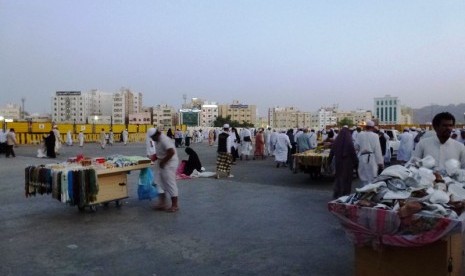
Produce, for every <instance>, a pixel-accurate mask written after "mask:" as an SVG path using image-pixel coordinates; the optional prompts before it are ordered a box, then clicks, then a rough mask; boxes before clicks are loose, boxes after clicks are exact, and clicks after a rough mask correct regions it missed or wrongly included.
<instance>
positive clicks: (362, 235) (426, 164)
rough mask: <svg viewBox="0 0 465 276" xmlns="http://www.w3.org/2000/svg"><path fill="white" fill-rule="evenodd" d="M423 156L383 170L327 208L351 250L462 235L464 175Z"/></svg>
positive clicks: (451, 165) (454, 165) (450, 164)
mask: <svg viewBox="0 0 465 276" xmlns="http://www.w3.org/2000/svg"><path fill="white" fill-rule="evenodd" d="M431 158H432V157H431V156H427V157H426V158H424V159H421V160H413V161H412V162H409V163H408V164H406V166H400V165H394V166H390V167H388V168H386V169H385V170H384V171H383V172H382V173H381V174H380V175H379V176H378V177H377V178H376V179H375V180H373V181H372V183H370V184H368V185H366V186H364V187H362V188H358V189H356V191H357V192H356V193H354V194H351V195H348V196H343V197H340V198H338V199H337V200H334V201H332V202H329V203H328V208H329V210H330V211H331V212H332V213H333V214H334V215H336V217H338V218H339V219H340V220H341V224H342V225H343V226H344V229H345V231H346V233H347V234H348V236H349V237H350V239H351V240H352V241H353V242H354V243H355V244H356V245H376V244H387V245H394V246H406V247H410V246H420V245H425V244H429V243H432V242H434V241H437V240H439V239H441V238H443V237H445V236H446V235H450V234H452V233H457V232H458V233H461V232H463V231H464V229H463V228H464V227H465V225H464V223H463V222H464V221H465V212H463V211H464V209H465V188H464V187H465V177H464V176H465V170H461V169H459V166H460V164H458V163H457V162H453V161H448V162H447V164H448V165H447V166H446V167H447V171H441V172H438V171H433V170H432V168H433V166H434V164H435V162H434V159H433V160H431Z"/></svg>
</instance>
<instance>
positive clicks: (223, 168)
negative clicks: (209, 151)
mask: <svg viewBox="0 0 465 276" xmlns="http://www.w3.org/2000/svg"><path fill="white" fill-rule="evenodd" d="M231 139H232V137H231V138H230V135H229V124H224V125H223V131H222V132H221V133H220V134H219V135H218V150H217V152H218V157H217V159H216V178H217V179H219V178H220V173H226V175H227V176H228V177H234V176H233V175H232V174H231V165H232V155H231V146H232V141H231Z"/></svg>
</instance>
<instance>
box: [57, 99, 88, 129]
mask: <svg viewBox="0 0 465 276" xmlns="http://www.w3.org/2000/svg"><path fill="white" fill-rule="evenodd" d="M86 113H87V112H86V99H85V97H84V96H83V95H81V91H57V92H56V93H55V96H54V97H52V121H53V122H55V123H58V122H67V123H73V122H76V123H86V115H87V114H86Z"/></svg>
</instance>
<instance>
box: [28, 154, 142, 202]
mask: <svg viewBox="0 0 465 276" xmlns="http://www.w3.org/2000/svg"><path fill="white" fill-rule="evenodd" d="M83 164H84V162H81V163H74V162H72V163H63V164H49V165H40V166H29V167H27V168H26V179H25V181H26V185H25V192H26V197H30V196H33V195H37V194H52V197H53V198H55V199H57V200H59V201H61V202H63V203H66V204H68V205H71V206H77V207H78V209H79V210H80V211H83V210H85V208H86V207H88V208H90V210H91V211H96V207H97V206H98V205H101V204H103V205H104V206H107V205H108V204H109V203H110V202H115V204H116V206H117V207H119V206H121V200H122V199H125V198H128V197H129V193H128V178H127V175H128V174H129V173H130V172H131V171H135V170H142V169H145V168H149V167H150V164H151V163H150V160H149V159H148V158H140V160H138V161H136V162H135V163H131V164H124V166H120V167H118V166H114V165H112V164H103V163H98V162H97V163H95V162H93V163H90V161H89V163H85V165H83Z"/></svg>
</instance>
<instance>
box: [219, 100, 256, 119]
mask: <svg viewBox="0 0 465 276" xmlns="http://www.w3.org/2000/svg"><path fill="white" fill-rule="evenodd" d="M218 116H221V117H223V118H226V117H228V116H231V120H232V121H238V122H239V123H244V122H247V123H250V124H255V122H256V121H257V106H256V105H248V104H241V103H240V102H239V101H233V103H232V104H230V105H227V104H220V105H218Z"/></svg>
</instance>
